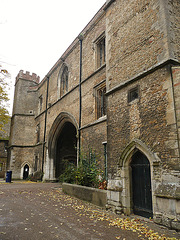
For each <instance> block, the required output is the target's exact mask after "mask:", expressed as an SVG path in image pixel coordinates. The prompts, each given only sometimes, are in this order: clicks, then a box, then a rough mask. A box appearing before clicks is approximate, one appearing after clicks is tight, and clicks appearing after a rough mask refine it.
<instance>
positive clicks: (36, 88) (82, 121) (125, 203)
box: [9, 0, 180, 229]
mask: <svg viewBox="0 0 180 240" xmlns="http://www.w3.org/2000/svg"><path fill="white" fill-rule="evenodd" d="M79 147H80V149H83V151H84V152H86V151H87V150H88V148H89V147H90V148H92V149H93V150H94V151H95V152H96V153H98V154H99V155H100V159H101V160H102V165H103V164H104V169H105V170H107V177H108V191H107V196H108V203H107V204H108V206H109V207H112V208H114V210H115V211H117V212H124V213H125V214H130V213H132V212H133V213H135V214H138V215H142V216H144V215H145V216H148V217H153V218H154V221H155V222H157V223H161V224H164V225H166V226H168V227H172V228H175V229H179V228H180V2H179V0H173V1H171V0H129V1H124V0H107V1H106V3H105V4H104V6H102V8H101V9H100V10H99V11H98V12H97V14H96V15H95V16H94V18H93V19H92V20H91V21H90V22H89V23H88V24H87V26H86V27H85V28H84V29H83V30H82V32H81V34H80V35H79V36H78V37H77V38H76V39H75V40H74V41H73V43H72V44H71V45H70V46H69V48H68V49H67V50H66V51H65V52H64V54H63V55H62V56H61V57H60V59H59V60H58V61H57V62H56V63H55V65H54V66H53V67H52V69H51V70H50V71H49V72H48V73H47V75H46V76H45V78H44V79H43V80H42V81H41V82H39V78H38V77H37V76H36V75H35V74H32V75H30V74H29V73H28V72H26V73H24V72H23V71H20V72H19V74H18V76H17V78H16V83H15V95H14V107H13V115H12V122H11V136H10V143H9V150H10V159H9V168H10V169H11V170H12V171H13V178H23V176H24V177H26V176H27V175H28V173H29V174H30V173H33V172H36V171H40V170H42V171H43V172H44V180H55V179H57V178H58V176H59V175H60V173H61V169H62V162H63V160H64V159H67V160H69V161H73V162H75V163H77V161H78V150H79ZM104 150H105V151H104ZM104 152H105V154H104Z"/></svg>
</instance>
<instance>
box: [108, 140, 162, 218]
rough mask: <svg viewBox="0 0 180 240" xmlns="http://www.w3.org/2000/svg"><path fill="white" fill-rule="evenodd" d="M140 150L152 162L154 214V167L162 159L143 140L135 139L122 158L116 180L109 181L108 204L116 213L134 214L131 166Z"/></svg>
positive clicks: (153, 202)
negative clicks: (132, 159)
mask: <svg viewBox="0 0 180 240" xmlns="http://www.w3.org/2000/svg"><path fill="white" fill-rule="evenodd" d="M138 150H139V151H140V152H142V153H143V154H144V155H145V156H146V157H147V158H148V160H149V162H150V169H151V187H152V204H153V212H154V206H155V202H156V199H155V195H154V191H155V188H156V184H157V183H156V181H155V180H154V177H153V172H154V165H159V163H160V159H159V158H158V156H157V155H156V154H154V153H153V152H152V151H151V150H150V149H149V148H148V147H147V146H146V145H145V144H144V143H143V142H142V141H141V140H139V139H134V140H133V141H131V142H130V143H129V144H128V145H127V146H126V148H125V149H124V151H123V152H122V154H121V156H120V159H119V162H118V166H117V174H116V178H115V179H113V180H109V181H108V190H109V191H108V202H109V203H110V205H111V206H112V205H114V206H112V207H113V208H114V210H115V211H116V212H118V211H119V212H124V213H125V214H127V215H129V214H131V213H132V191H131V172H130V171H131V170H130V167H129V166H130V162H131V158H132V156H133V154H134V153H135V152H136V151H138Z"/></svg>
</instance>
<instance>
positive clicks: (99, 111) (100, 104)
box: [96, 85, 106, 119]
mask: <svg viewBox="0 0 180 240" xmlns="http://www.w3.org/2000/svg"><path fill="white" fill-rule="evenodd" d="M105 94H106V86H105V85H104V86H101V87H98V89H96V116H97V119H98V118H100V117H102V116H105V115H106V96H105Z"/></svg>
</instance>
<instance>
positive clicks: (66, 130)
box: [55, 122, 77, 178]
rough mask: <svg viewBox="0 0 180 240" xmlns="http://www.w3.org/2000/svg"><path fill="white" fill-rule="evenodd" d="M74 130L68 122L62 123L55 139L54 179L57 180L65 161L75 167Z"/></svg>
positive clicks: (75, 146) (75, 143)
mask: <svg viewBox="0 0 180 240" xmlns="http://www.w3.org/2000/svg"><path fill="white" fill-rule="evenodd" d="M76 134H77V131H76V128H75V127H74V125H73V124H72V123H70V122H66V123H64V125H63V126H62V129H61V131H60V135H59V137H58V139H57V147H56V163H55V167H56V170H55V177H56V178H58V177H59V176H60V175H61V174H62V173H63V171H64V164H65V162H66V161H68V162H71V163H74V164H75V165H77V138H76Z"/></svg>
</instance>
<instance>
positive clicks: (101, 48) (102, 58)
mask: <svg viewBox="0 0 180 240" xmlns="http://www.w3.org/2000/svg"><path fill="white" fill-rule="evenodd" d="M96 45H97V67H98V68H99V67H101V66H102V65H103V64H105V62H106V46H105V36H104V35H103V37H101V39H100V40H99V41H97V43H96Z"/></svg>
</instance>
